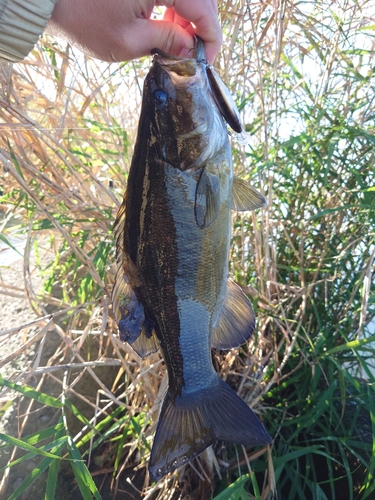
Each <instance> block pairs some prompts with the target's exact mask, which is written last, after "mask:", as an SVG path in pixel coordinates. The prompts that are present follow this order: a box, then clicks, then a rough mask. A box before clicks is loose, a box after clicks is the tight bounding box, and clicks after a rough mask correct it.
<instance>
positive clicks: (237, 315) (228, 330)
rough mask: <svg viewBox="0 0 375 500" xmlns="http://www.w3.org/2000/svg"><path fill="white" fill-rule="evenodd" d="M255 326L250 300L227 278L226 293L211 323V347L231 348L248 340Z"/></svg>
mask: <svg viewBox="0 0 375 500" xmlns="http://www.w3.org/2000/svg"><path fill="white" fill-rule="evenodd" d="M254 328H255V315H254V311H253V307H252V305H251V302H250V300H249V299H248V298H247V296H246V295H245V294H244V292H243V291H242V290H241V288H240V287H239V286H238V285H237V284H236V283H235V282H234V281H233V280H231V279H228V285H227V294H226V297H225V299H224V303H223V305H222V308H221V311H220V312H219V316H218V318H217V319H216V321H215V323H214V325H213V331H212V347H214V348H215V349H224V350H225V349H232V348H233V347H239V346H240V345H242V344H244V343H245V342H247V341H248V340H249V338H250V337H251V335H252V333H253V331H254Z"/></svg>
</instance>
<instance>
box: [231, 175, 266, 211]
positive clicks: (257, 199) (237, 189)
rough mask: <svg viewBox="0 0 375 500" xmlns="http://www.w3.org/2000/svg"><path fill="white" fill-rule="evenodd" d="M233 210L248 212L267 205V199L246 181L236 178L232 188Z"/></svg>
mask: <svg viewBox="0 0 375 500" xmlns="http://www.w3.org/2000/svg"><path fill="white" fill-rule="evenodd" d="M232 194H233V197H232V210H236V211H237V212H246V211H251V210H256V209H257V208H260V207H264V206H265V205H267V200H266V198H265V197H264V196H263V195H262V193H260V192H259V191H257V190H256V189H255V188H253V187H252V186H250V184H248V183H247V182H246V181H244V180H242V179H239V178H238V177H235V178H234V179H233V188H232Z"/></svg>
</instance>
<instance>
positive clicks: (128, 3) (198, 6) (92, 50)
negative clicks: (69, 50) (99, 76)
mask: <svg viewBox="0 0 375 500" xmlns="http://www.w3.org/2000/svg"><path fill="white" fill-rule="evenodd" d="M156 5H163V6H165V7H167V9H166V12H165V15H164V18H163V20H154V19H150V16H151V14H152V11H153V9H154V7H155V6H156ZM191 23H193V24H194V26H195V29H194V27H193V26H192V24H191ZM46 32H47V33H49V34H51V35H55V36H59V37H61V38H64V39H65V40H67V41H68V42H69V43H70V44H71V45H73V46H75V47H78V48H79V49H81V50H82V51H83V52H85V53H86V54H88V55H90V56H93V57H96V58H98V59H102V60H104V61H110V62H114V61H127V60H130V59H136V58H138V57H142V56H145V55H149V54H150V51H151V50H152V49H153V48H158V49H161V50H163V51H164V52H167V53H169V54H174V55H177V56H183V57H187V52H188V50H189V49H191V48H192V47H193V46H194V40H193V36H194V35H195V34H196V35H198V36H200V37H201V38H202V39H203V41H204V42H205V47H206V54H207V59H208V61H209V62H212V61H213V59H214V58H215V56H216V54H217V52H218V51H219V49H220V45H221V42H222V34H221V29H220V25H219V22H218V19H217V0H106V1H103V0H57V2H56V6H55V8H54V10H53V13H52V17H51V19H50V21H49V22H48V25H47V28H46Z"/></svg>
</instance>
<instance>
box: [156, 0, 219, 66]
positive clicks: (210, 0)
mask: <svg viewBox="0 0 375 500" xmlns="http://www.w3.org/2000/svg"><path fill="white" fill-rule="evenodd" d="M158 3H160V4H162V5H164V6H166V7H169V8H171V7H172V8H173V9H174V10H175V12H176V14H178V15H179V16H181V17H183V18H184V19H186V20H187V21H189V22H190V23H193V24H194V26H195V34H196V35H198V36H199V37H201V38H202V40H203V41H204V42H205V49H206V56H207V59H208V61H209V62H210V63H212V61H213V60H214V59H215V56H216V54H217V53H218V52H219V50H220V46H221V44H222V32H221V27H220V24H219V20H218V17H217V2H216V0H189V2H187V1H186V0H164V1H160V2H158Z"/></svg>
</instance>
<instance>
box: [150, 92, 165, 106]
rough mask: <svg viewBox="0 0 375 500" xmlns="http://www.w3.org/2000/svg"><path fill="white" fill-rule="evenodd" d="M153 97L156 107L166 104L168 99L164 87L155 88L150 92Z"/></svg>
mask: <svg viewBox="0 0 375 500" xmlns="http://www.w3.org/2000/svg"><path fill="white" fill-rule="evenodd" d="M152 95H153V98H154V103H155V104H156V106H157V107H158V108H162V107H163V106H165V105H166V104H167V101H168V94H167V92H166V91H165V90H164V89H156V90H154V92H153V93H152Z"/></svg>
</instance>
